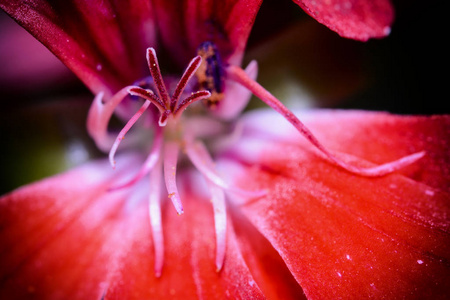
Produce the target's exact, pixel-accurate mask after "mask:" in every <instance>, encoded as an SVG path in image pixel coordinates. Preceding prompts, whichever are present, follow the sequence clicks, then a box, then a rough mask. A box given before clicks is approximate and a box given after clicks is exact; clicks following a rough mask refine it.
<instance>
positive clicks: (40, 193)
mask: <svg viewBox="0 0 450 300" xmlns="http://www.w3.org/2000/svg"><path fill="white" fill-rule="evenodd" d="M123 159H125V160H126V161H128V163H129V164H130V165H129V166H132V165H133V164H134V163H135V162H133V161H132V160H130V159H126V158H123ZM107 166H108V165H107V162H106V161H105V162H103V163H100V162H99V163H90V164H87V165H85V166H83V167H80V168H77V169H75V170H73V171H70V172H68V173H65V174H62V175H58V176H55V177H52V178H48V179H45V180H43V181H40V182H37V183H34V184H31V185H29V186H25V187H22V188H20V189H18V190H16V191H14V192H12V193H10V194H8V195H5V196H3V197H2V198H0V241H1V243H0V245H1V246H0V253H1V255H0V261H1V262H0V265H1V266H2V268H1V271H0V278H1V279H0V282H1V283H0V293H1V295H2V296H3V297H5V298H8V299H18V298H27V297H34V298H40V299H61V298H67V297H70V298H73V299H86V298H93V297H99V296H100V295H101V293H102V292H103V290H104V287H103V286H102V285H103V280H104V278H103V277H105V276H106V275H105V274H107V273H108V268H109V267H108V265H109V263H112V262H113V261H114V259H115V258H117V256H116V255H118V254H120V253H122V251H123V249H124V246H122V245H124V238H123V236H125V233H126V231H127V227H126V226H124V225H125V224H124V222H117V220H118V216H120V215H121V211H122V207H123V203H124V199H125V197H124V193H115V194H107V193H106V188H107V187H108V186H109V184H110V183H111V182H114V181H115V180H116V179H115V176H111V175H108V174H112V172H111V170H110V169H109V168H108V167H107ZM105 171H106V172H105ZM119 220H121V219H120V218H119ZM110 244H113V245H114V247H108V245H110ZM102 247H103V248H102ZM101 249H103V250H102V251H100V250H101ZM69 295H70V296H69Z"/></svg>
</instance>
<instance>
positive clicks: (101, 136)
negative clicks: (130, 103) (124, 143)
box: [86, 86, 136, 152]
mask: <svg viewBox="0 0 450 300" xmlns="http://www.w3.org/2000/svg"><path fill="white" fill-rule="evenodd" d="M130 88H136V87H135V86H126V87H124V88H123V89H121V90H120V91H118V92H117V93H116V94H115V95H114V96H113V97H112V98H111V99H109V100H108V101H107V102H103V95H104V93H103V92H100V93H98V94H97V96H95V98H94V101H93V103H92V105H91V107H90V108H89V113H88V117H87V122H86V123H87V124H86V126H87V130H88V133H89V135H90V136H91V137H92V139H93V140H94V142H95V144H96V145H97V147H98V148H99V149H100V150H102V151H104V152H107V151H108V150H109V149H110V148H111V145H112V143H113V138H112V137H111V136H110V135H108V123H109V120H110V119H111V117H112V115H113V113H114V110H115V109H116V107H117V106H118V105H119V104H120V102H122V100H123V99H125V97H127V96H128V90H129V89H130Z"/></svg>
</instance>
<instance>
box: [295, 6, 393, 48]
mask: <svg viewBox="0 0 450 300" xmlns="http://www.w3.org/2000/svg"><path fill="white" fill-rule="evenodd" d="M294 2H295V3H297V4H298V5H299V6H300V7H301V8H303V10H304V11H305V12H307V13H308V14H309V15H311V16H312V17H313V18H314V19H316V20H317V21H319V22H320V23H322V24H324V25H325V26H327V27H329V28H330V29H331V30H334V31H336V32H337V33H339V34H340V35H341V36H343V37H347V38H352V39H356V40H361V41H366V40H368V39H369V38H377V37H378V38H379V37H384V36H386V35H388V34H389V33H390V31H391V24H392V21H393V20H394V9H393V7H392V4H391V2H390V0H374V1H369V0H329V1H314V0H294Z"/></svg>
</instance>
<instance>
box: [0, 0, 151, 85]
mask: <svg viewBox="0 0 450 300" xmlns="http://www.w3.org/2000/svg"><path fill="white" fill-rule="evenodd" d="M0 7H1V8H3V9H4V10H5V11H6V12H7V13H8V14H10V15H11V16H12V17H13V18H14V19H16V20H17V22H19V23H20V24H21V25H22V26H23V27H25V28H26V29H27V30H28V31H30V33H31V34H33V35H34V36H35V37H36V38H37V39H38V40H40V41H41V42H42V43H43V44H44V45H46V46H47V47H48V48H49V49H50V50H51V51H52V52H53V53H54V54H55V55H56V56H58V58H59V59H60V60H61V61H63V62H64V63H65V64H66V65H67V66H68V67H69V68H70V69H72V71H73V72H74V73H75V74H76V75H77V76H78V77H80V79H81V80H82V81H83V82H84V83H85V84H86V85H87V86H88V87H89V88H90V89H91V90H92V91H93V92H94V93H98V92H99V91H101V90H103V91H105V92H108V91H110V90H112V91H116V90H117V89H119V88H121V87H123V86H124V85H126V84H131V83H132V82H133V81H135V80H137V79H140V78H142V77H144V76H147V74H148V70H147V69H146V63H145V49H146V48H147V47H148V46H155V33H154V26H153V20H152V17H153V11H152V8H151V6H150V4H149V1H140V3H136V1H134V2H133V3H129V2H128V1H88V0H84V1H63V2H58V1H56V2H55V1H45V0H28V1H14V0H8V1H2V3H0Z"/></svg>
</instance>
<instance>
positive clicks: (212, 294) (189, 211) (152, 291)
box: [106, 189, 263, 299]
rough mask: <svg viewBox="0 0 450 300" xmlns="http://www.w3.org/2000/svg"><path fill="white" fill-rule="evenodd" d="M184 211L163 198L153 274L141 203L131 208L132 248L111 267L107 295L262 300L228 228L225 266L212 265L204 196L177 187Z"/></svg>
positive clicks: (210, 231) (208, 205)
mask: <svg viewBox="0 0 450 300" xmlns="http://www.w3.org/2000/svg"><path fill="white" fill-rule="evenodd" d="M180 192H181V195H182V196H183V207H184V208H185V213H184V214H183V215H182V216H179V215H177V214H176V212H175V211H174V209H173V207H172V205H171V204H170V203H169V202H168V201H166V203H165V205H164V207H163V216H162V219H163V232H164V239H165V241H164V243H165V253H164V267H163V271H162V275H161V277H160V278H157V277H156V276H155V273H154V269H153V267H154V258H153V245H152V239H151V231H150V228H149V220H148V214H147V211H148V207H146V204H145V203H144V205H140V207H136V208H134V210H135V212H133V215H134V216H133V224H136V226H134V225H132V224H127V226H132V227H134V228H133V235H134V237H133V240H132V241H131V244H130V246H129V247H130V249H132V251H131V252H130V253H129V254H128V255H125V256H123V258H122V259H121V260H120V261H118V263H117V265H116V266H115V272H114V274H113V276H112V277H111V280H110V283H109V284H108V288H107V292H106V298H109V297H111V298H113V299H168V298H174V299H199V298H200V299H224V298H226V297H232V298H235V297H237V298H242V299H249V298H251V299H261V298H262V297H263V296H262V294H261V291H260V290H259V288H258V287H257V285H256V284H255V282H254V280H253V278H252V276H251V275H250V273H249V270H248V268H247V266H246V265H245V263H244V261H243V259H242V257H241V254H240V252H239V250H238V248H237V244H236V238H235V236H234V233H233V230H232V228H231V227H230V228H229V229H230V230H228V237H227V238H228V244H227V245H228V247H227V252H226V262H225V265H224V268H223V269H222V270H221V271H220V272H219V273H218V272H216V269H215V268H216V266H215V263H214V262H215V253H216V252H215V245H216V244H215V232H214V219H213V218H214V217H213V211H212V206H211V203H210V202H209V201H208V199H205V198H201V197H198V196H195V195H194V194H193V193H192V191H189V190H186V189H185V190H184V191H182V190H180Z"/></svg>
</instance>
